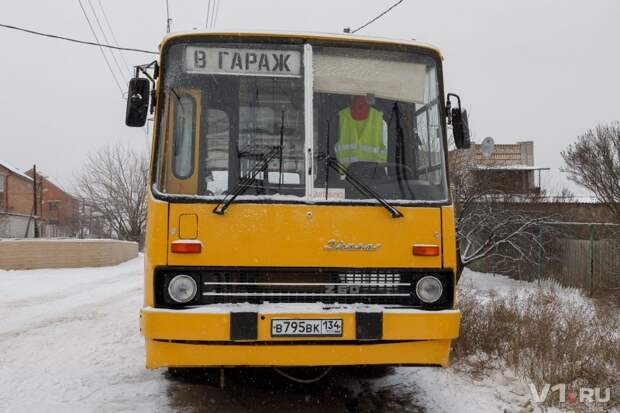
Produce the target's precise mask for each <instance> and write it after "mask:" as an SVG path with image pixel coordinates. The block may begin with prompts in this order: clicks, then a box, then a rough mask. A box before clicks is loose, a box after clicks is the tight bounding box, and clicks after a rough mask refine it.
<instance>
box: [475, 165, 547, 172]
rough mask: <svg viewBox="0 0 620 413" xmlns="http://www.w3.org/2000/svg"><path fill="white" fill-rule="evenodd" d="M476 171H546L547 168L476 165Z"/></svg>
mask: <svg viewBox="0 0 620 413" xmlns="http://www.w3.org/2000/svg"><path fill="white" fill-rule="evenodd" d="M476 169H484V170H487V171H546V170H549V168H540V167H537V166H531V165H476Z"/></svg>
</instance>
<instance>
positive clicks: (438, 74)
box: [126, 32, 469, 369]
mask: <svg viewBox="0 0 620 413" xmlns="http://www.w3.org/2000/svg"><path fill="white" fill-rule="evenodd" d="M160 51H161V55H160V56H159V61H158V62H153V63H152V64H151V65H145V66H140V67H137V68H136V77H135V78H133V79H132V80H131V81H130V85H129V97H128V106H127V112H126V124H127V125H129V126H143V125H144V123H145V119H146V117H147V114H148V110H149V107H150V110H151V112H152V113H154V131H153V145H152V161H151V166H150V178H149V179H150V181H149V182H150V183H149V185H150V188H149V189H150V191H149V199H148V218H147V228H146V247H145V275H144V307H143V308H142V309H141V312H140V327H141V332H142V334H143V335H144V338H145V343H146V366H147V368H151V369H152V368H160V367H170V368H186V367H232V366H273V367H294V366H299V367H301V366H338V365H439V366H446V365H447V364H448V358H449V351H450V343H451V340H453V339H455V338H456V337H457V336H458V332H459V320H460V313H459V310H458V309H455V286H456V281H457V272H458V270H459V268H458V264H457V247H456V240H455V222H454V213H453V206H452V202H451V198H450V193H449V189H448V188H449V183H448V173H447V146H448V131H447V128H448V124H451V125H452V129H453V135H454V140H455V143H456V146H457V147H466V146H467V145H468V141H469V133H468V130H467V119H466V113H465V111H462V110H461V107H460V98H459V97H458V96H457V95H453V94H448V95H447V96H446V95H444V87H443V80H442V56H441V54H440V52H439V51H438V50H437V49H436V48H434V47H431V46H428V45H424V44H419V43H417V42H413V41H401V40H389V39H383V38H370V37H362V36H357V35H355V36H354V35H327V34H325V35H324V34H309V33H238V32H234V33H226V32H218V33H214V32H208V33H199V32H192V33H179V34H172V35H169V36H168V37H166V38H165V39H164V40H163V41H162V43H161V45H160ZM150 69H153V70H150ZM151 85H152V86H151ZM151 89H152V91H151ZM451 101H452V102H453V103H457V105H455V107H451V106H450V102H451Z"/></svg>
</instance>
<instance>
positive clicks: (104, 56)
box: [78, 0, 125, 98]
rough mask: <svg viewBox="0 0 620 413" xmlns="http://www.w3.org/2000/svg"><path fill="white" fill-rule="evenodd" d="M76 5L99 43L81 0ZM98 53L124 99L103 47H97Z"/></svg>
mask: <svg viewBox="0 0 620 413" xmlns="http://www.w3.org/2000/svg"><path fill="white" fill-rule="evenodd" d="M78 4H79V5H80V8H81V9H82V13H84V17H85V18H86V22H87V23H88V27H90V31H91V33H92V34H93V36H94V37H95V40H96V41H97V43H99V38H98V37H97V33H95V29H94V28H93V25H92V24H91V23H90V19H89V18H88V14H86V10H85V9H84V5H82V0H78ZM99 51H101V56H103V60H105V64H106V65H107V66H108V69H109V70H110V74H112V77H113V78H114V83H116V86H118V90H119V91H120V92H121V96H122V97H123V98H124V97H125V95H124V94H123V92H124V91H123V88H122V87H121V84H120V83H119V81H118V79H117V78H116V75H115V74H114V70H112V66H111V65H110V62H109V61H108V57H107V56H106V55H105V53H104V52H103V47H101V46H99Z"/></svg>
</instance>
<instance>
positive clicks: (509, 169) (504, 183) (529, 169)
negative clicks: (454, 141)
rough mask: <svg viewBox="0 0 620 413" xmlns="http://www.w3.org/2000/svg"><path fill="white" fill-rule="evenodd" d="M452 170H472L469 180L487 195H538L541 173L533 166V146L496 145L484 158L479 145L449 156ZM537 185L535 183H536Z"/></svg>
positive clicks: (526, 144)
mask: <svg viewBox="0 0 620 413" xmlns="http://www.w3.org/2000/svg"><path fill="white" fill-rule="evenodd" d="M450 164H451V167H452V168H459V167H468V168H471V172H472V177H473V179H476V180H478V181H480V182H484V183H485V185H486V187H487V188H488V189H489V191H490V192H493V191H500V192H504V193H512V194H532V193H534V194H537V193H540V171H544V170H549V168H539V167H536V166H535V165H534V142H531V141H526V142H517V143H515V144H496V145H495V146H494V148H493V151H492V152H491V153H490V154H488V155H486V156H485V155H484V154H483V153H482V151H481V146H480V145H479V144H473V145H472V146H471V148H470V149H467V150H458V151H452V152H450ZM537 181H538V182H537Z"/></svg>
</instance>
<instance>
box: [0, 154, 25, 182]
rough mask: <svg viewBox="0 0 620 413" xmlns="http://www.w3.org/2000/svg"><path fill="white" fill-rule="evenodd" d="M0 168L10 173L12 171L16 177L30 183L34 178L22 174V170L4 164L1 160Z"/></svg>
mask: <svg viewBox="0 0 620 413" xmlns="http://www.w3.org/2000/svg"><path fill="white" fill-rule="evenodd" d="M0 166H3V167H4V168H6V169H8V170H9V171H11V172H12V173H14V174H15V175H17V176H19V177H21V178H24V179H27V180H29V181H32V178H31V177H29V176H28V175H26V174H25V173H24V172H22V171H21V170H20V169H18V168H16V167H14V166H12V165H11V164H9V163H6V162H4V161H3V160H1V159H0Z"/></svg>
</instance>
